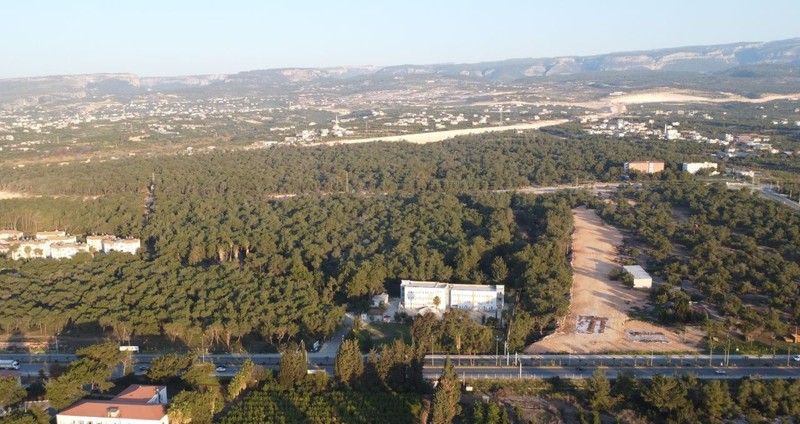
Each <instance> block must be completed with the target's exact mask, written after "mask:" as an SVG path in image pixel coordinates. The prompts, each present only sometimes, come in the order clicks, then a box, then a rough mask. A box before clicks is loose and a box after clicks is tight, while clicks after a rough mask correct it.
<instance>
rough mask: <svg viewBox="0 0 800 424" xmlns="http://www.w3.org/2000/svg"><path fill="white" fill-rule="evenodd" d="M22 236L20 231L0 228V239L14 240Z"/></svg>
mask: <svg viewBox="0 0 800 424" xmlns="http://www.w3.org/2000/svg"><path fill="white" fill-rule="evenodd" d="M18 238H22V231H17V230H0V240H16V239H18Z"/></svg>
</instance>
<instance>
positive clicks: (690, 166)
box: [683, 162, 718, 175]
mask: <svg viewBox="0 0 800 424" xmlns="http://www.w3.org/2000/svg"><path fill="white" fill-rule="evenodd" d="M703 169H710V170H711V175H716V174H717V173H718V172H717V164H716V163H714V162H688V163H684V164H683V170H684V171H686V172H688V173H690V174H696V173H697V172H698V171H700V170H703Z"/></svg>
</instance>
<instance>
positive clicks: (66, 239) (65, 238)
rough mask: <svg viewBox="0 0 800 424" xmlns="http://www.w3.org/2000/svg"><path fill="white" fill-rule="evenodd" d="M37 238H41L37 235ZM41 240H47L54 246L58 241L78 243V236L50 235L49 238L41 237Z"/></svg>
mask: <svg viewBox="0 0 800 424" xmlns="http://www.w3.org/2000/svg"><path fill="white" fill-rule="evenodd" d="M37 239H39V238H38V237H37ZM39 240H45V241H46V242H47V244H49V245H50V246H52V245H54V244H56V243H77V242H78V238H77V237H75V236H50V237H47V238H41V239H39Z"/></svg>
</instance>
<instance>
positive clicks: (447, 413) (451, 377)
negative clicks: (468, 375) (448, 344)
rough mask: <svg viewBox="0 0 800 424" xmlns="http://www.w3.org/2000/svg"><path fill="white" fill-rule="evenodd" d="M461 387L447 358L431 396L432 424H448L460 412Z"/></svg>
mask: <svg viewBox="0 0 800 424" xmlns="http://www.w3.org/2000/svg"><path fill="white" fill-rule="evenodd" d="M460 400H461V385H460V383H459V381H458V375H457V374H456V370H455V369H454V368H453V363H452V362H451V361H450V357H449V356H448V357H447V359H446V360H445V362H444V368H443V369H442V375H441V376H440V377H439V383H438V384H437V385H436V392H435V393H434V394H433V421H432V422H433V424H450V423H452V422H453V419H454V418H455V417H456V415H458V413H459V412H460V411H459V410H460V406H459V405H458V402H459V401H460Z"/></svg>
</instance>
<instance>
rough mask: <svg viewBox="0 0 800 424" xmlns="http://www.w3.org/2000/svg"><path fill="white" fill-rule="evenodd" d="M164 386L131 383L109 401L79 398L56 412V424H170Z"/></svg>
mask: <svg viewBox="0 0 800 424" xmlns="http://www.w3.org/2000/svg"><path fill="white" fill-rule="evenodd" d="M167 402H168V399H167V388H166V387H165V386H140V385H134V386H130V387H128V388H127V389H125V390H123V391H122V393H120V394H118V395H117V396H115V397H114V398H113V399H111V400H82V401H79V402H78V403H76V404H75V405H72V406H70V407H69V408H67V409H65V410H63V411H61V412H59V413H58V414H57V415H56V424H88V423H92V424H169V418H168V417H167V408H166V405H167Z"/></svg>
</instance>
